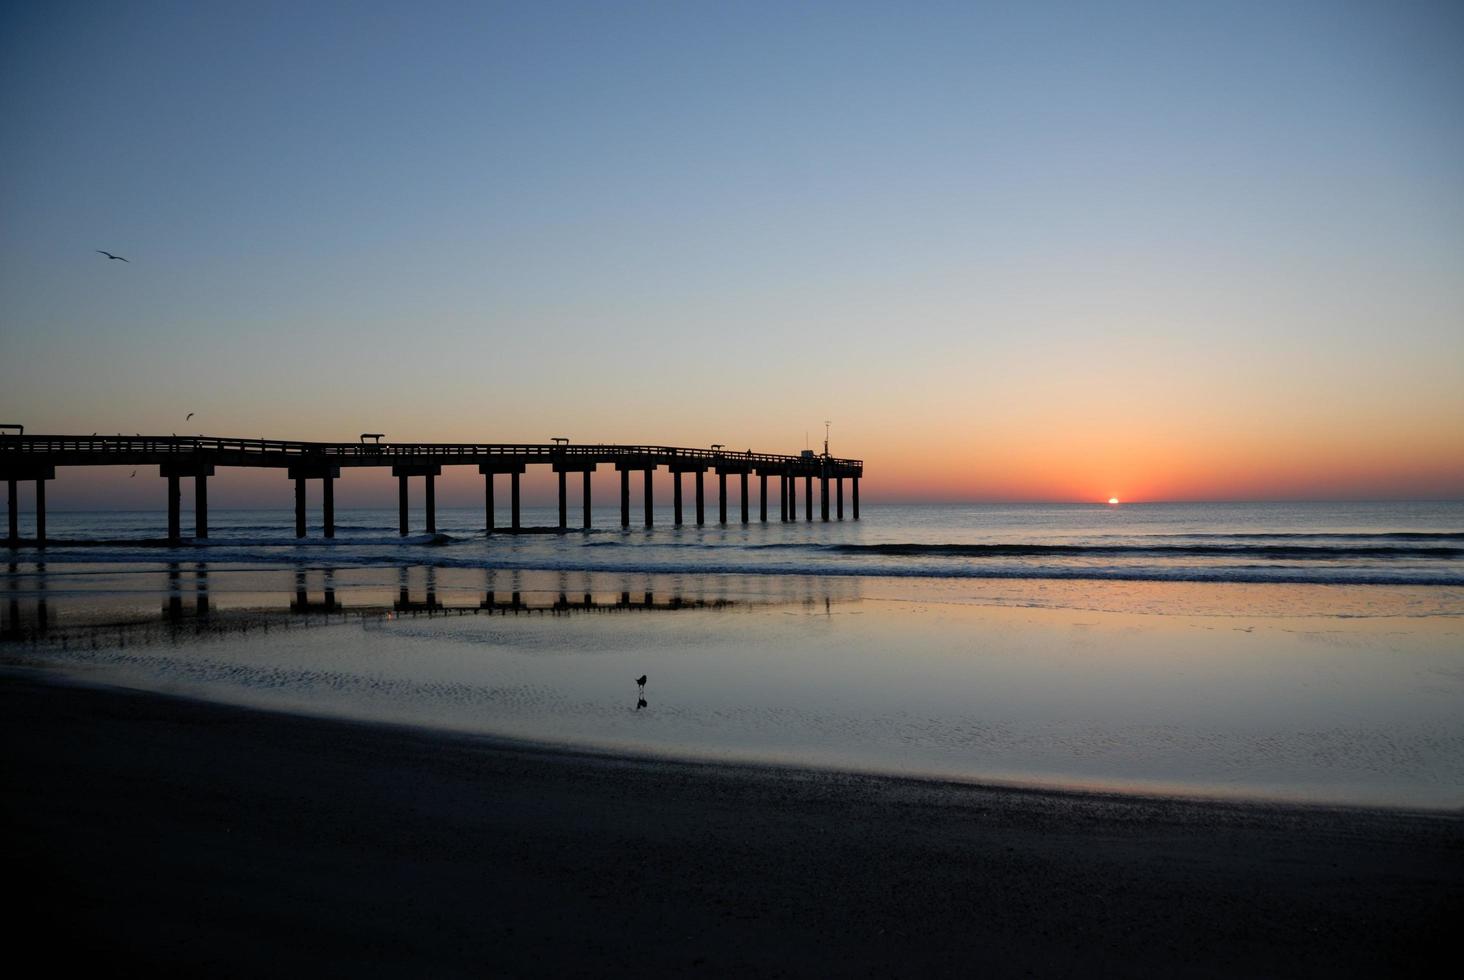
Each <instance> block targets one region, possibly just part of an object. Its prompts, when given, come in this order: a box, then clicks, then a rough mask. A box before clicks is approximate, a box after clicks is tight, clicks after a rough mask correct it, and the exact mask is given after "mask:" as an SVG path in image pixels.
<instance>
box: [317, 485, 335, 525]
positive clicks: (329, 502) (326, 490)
mask: <svg viewBox="0 0 1464 980" xmlns="http://www.w3.org/2000/svg"><path fill="white" fill-rule="evenodd" d="M320 512H321V517H322V518H324V524H325V536H326V537H327V538H333V537H335V477H334V476H332V475H331V474H330V473H326V474H325V476H323V477H321V478H320Z"/></svg>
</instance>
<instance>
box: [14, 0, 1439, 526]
mask: <svg viewBox="0 0 1464 980" xmlns="http://www.w3.org/2000/svg"><path fill="white" fill-rule="evenodd" d="M0 10H3V14H0V126H3V136H4V139H3V146H4V148H5V151H4V153H3V154H0V416H3V418H0V421H12V420H13V421H19V422H24V423H25V424H26V426H27V428H28V430H30V431H35V432H79V433H90V432H92V431H94V430H98V431H103V432H117V431H124V432H128V433H131V432H139V431H140V432H161V433H169V432H180V433H181V432H185V431H187V432H205V433H209V434H220V435H239V436H257V435H267V436H270V437H285V438H305V439H339V438H346V439H349V438H354V436H355V435H356V434H357V433H359V432H361V431H362V430H379V431H384V432H386V433H387V434H388V436H389V437H392V438H398V439H411V440H494V441H520V440H526V441H543V440H545V439H547V438H548V437H549V436H551V435H566V436H570V437H571V438H573V439H575V440H576V441H586V442H601V441H603V442H613V441H634V442H655V443H662V444H673V445H677V444H679V445H707V444H710V443H712V442H723V443H727V444H729V445H732V446H737V447H745V446H752V447H755V448H758V449H764V450H768V451H779V450H786V451H796V450H798V449H801V448H803V445H804V433H805V432H807V433H808V434H809V436H810V438H811V439H812V440H813V441H814V443H815V444H817V441H818V440H819V438H820V436H821V430H822V423H823V420H824V419H832V420H833V422H834V443H833V449H834V451H835V452H838V453H841V454H844V455H853V456H860V457H862V458H864V459H865V460H866V461H867V464H868V475H867V478H866V481H865V487H864V495H865V497H866V499H870V500H910V499H931V500H1020V499H1042V500H1095V499H1102V498H1106V497H1108V496H1109V495H1110V494H1116V495H1118V496H1120V497H1122V498H1124V499H1134V500H1138V499H1149V500H1159V499H1168V500H1174V499H1243V498H1251V499H1279V498H1308V497H1309V498H1348V497H1353V498H1358V497H1431V498H1437V497H1459V496H1464V58H1461V57H1460V51H1464V6H1461V5H1460V4H1458V3H1406V2H1404V3H1398V2H1389V3H1344V2H1340V0H1332V2H1321V3H1285V2H1275V0H1269V2H1261V3H1245V2H1231V3H1223V4H1184V3H1108V4H1092V3H1073V4H1058V3H1041V2H1014V3H992V4H977V3H974V2H967V3H951V4H946V3H893V2H892V3H873V4H863V3H852V2H839V3H832V2H831V3H817V4H797V3H787V2H779V3H768V4H755V3H725V2H724V3H691V2H686V3H660V4H641V3H585V4H569V3H555V2H535V3H528V2H525V3H512V4H485V3H471V4H418V3H413V4H407V3H395V4H384V5H373V4H364V3H352V4H341V5H332V4H328V3H324V2H312V3H308V4H300V3H288V4H279V5H270V4H263V3H249V4H222V3H218V4H210V3H178V4H164V3H147V4H135V5H134V4H118V3H115V2H108V3H87V4H71V3H56V2H52V3H44V4H42V3H29V4H5V5H4V6H3V8H0ZM97 248H102V249H109V250H111V251H114V252H117V253H119V254H122V255H125V256H127V257H128V258H129V259H130V260H131V263H130V264H123V263H121V262H109V261H108V260H106V259H105V258H103V257H102V256H100V255H97V254H96V253H95V252H93V251H92V250H93V249H97ZM190 411H191V412H196V413H197V414H196V417H195V419H194V421H193V422H191V423H185V422H184V415H185V414H187V413H188V412H190ZM123 477H125V474H118V473H115V472H112V473H111V474H110V475H106V474H98V473H96V472H95V471H92V472H91V473H89V474H88V475H87V476H86V478H85V479H82V478H80V477H76V476H73V477H70V478H67V477H65V476H63V479H61V480H59V481H57V483H56V484H54V485H53V487H52V490H51V493H52V505H53V506H55V507H65V506H68V505H83V504H88V503H96V502H97V501H99V500H100V501H109V502H116V503H122V504H126V503H141V502H147V503H150V504H155V503H156V500H160V499H161V496H160V494H161V491H160V490H158V487H157V486H156V484H157V482H158V481H157V480H156V478H155V476H154V477H152V478H151V479H149V480H148V481H145V482H146V484H147V485H146V486H143V483H144V481H142V480H136V481H131V483H128V482H127V481H126V480H125V479H122V478H123ZM357 479H358V478H357V477H356V476H352V477H351V479H348V480H347V481H345V483H346V484H347V485H350V484H351V483H352V482H353V481H356V480H357ZM361 479H364V478H361ZM228 481H232V482H228ZM219 482H220V484H221V486H222V491H221V492H220V493H216V494H215V500H216V505H226V504H229V503H249V502H251V501H253V500H255V499H259V500H268V501H269V502H274V498H275V497H276V496H278V497H280V500H281V501H283V500H285V499H287V498H286V496H285V494H286V491H285V490H283V489H280V488H279V487H276V486H275V483H279V484H280V485H281V486H283V484H284V482H285V481H284V478H283V477H282V476H280V475H279V474H242V475H240V474H235V475H231V476H229V477H228V478H227V479H226V480H225V479H221V480H220V481H219ZM447 484H448V485H447V487H445V492H444V499H445V500H446V501H447V502H449V503H451V502H454V501H456V500H457V499H458V498H459V497H461V502H468V501H469V500H476V499H477V497H476V494H477V492H478V491H477V490H476V489H475V488H476V486H477V477H476V475H472V476H471V477H469V476H467V475H455V476H454V477H452V478H451V479H449V480H448V481H447ZM536 485H538V484H537V482H536ZM544 485H547V483H546V484H544ZM230 487H232V488H233V489H230ZM360 487H361V488H365V487H371V488H373V489H372V490H371V491H370V493H366V492H365V491H364V490H358V491H352V490H350V489H348V487H347V486H343V488H342V494H343V496H342V500H343V503H347V504H349V503H351V502H353V500H357V499H358V498H357V497H353V493H357V494H364V495H360V496H359V502H376V501H375V497H374V496H372V494H376V493H378V492H379V494H380V498H381V502H388V501H389V499H390V497H389V492H390V490H389V487H387V486H386V484H385V482H384V481H375V480H372V481H365V482H362V483H361V484H360ZM251 495H255V496H251ZM368 497H369V498H370V499H369V500H368V499H367V498H368ZM154 498H156V499H154Z"/></svg>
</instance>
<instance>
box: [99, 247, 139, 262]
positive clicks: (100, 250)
mask: <svg viewBox="0 0 1464 980" xmlns="http://www.w3.org/2000/svg"><path fill="white" fill-rule="evenodd" d="M96 251H98V252H101V253H102V254H103V255H105V256H106V257H107V258H109V259H116V260H117V261H118V262H127V260H126V259H124V258H123V257H122V256H120V255H113V254H112V253H111V252H106V251H103V250H102V249H97V250H96ZM127 264H128V265H131V264H132V263H131V262H127Z"/></svg>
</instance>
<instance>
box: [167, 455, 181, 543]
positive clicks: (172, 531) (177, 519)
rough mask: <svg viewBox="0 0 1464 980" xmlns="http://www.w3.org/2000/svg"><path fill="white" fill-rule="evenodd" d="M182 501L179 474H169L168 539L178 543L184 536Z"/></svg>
mask: <svg viewBox="0 0 1464 980" xmlns="http://www.w3.org/2000/svg"><path fill="white" fill-rule="evenodd" d="M181 509H182V501H181V499H180V493H179V491H178V474H177V473H169V474H168V540H169V541H171V542H173V543H174V544H177V543H178V541H179V540H180V539H181V538H182V537H183V518H182V515H181V514H180V513H179V511H180V510H181Z"/></svg>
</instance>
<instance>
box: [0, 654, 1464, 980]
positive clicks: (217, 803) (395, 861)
mask: <svg viewBox="0 0 1464 980" xmlns="http://www.w3.org/2000/svg"><path fill="white" fill-rule="evenodd" d="M0 717H3V719H4V721H3V725H4V733H3V739H4V752H3V787H4V793H3V798H4V803H3V813H4V817H3V819H4V824H5V826H4V833H5V842H6V848H5V854H6V861H5V869H4V873H5V881H6V885H7V891H8V892H9V894H10V896H11V897H12V898H13V899H19V901H20V911H19V912H18V913H16V912H12V913H11V914H10V915H9V916H8V920H9V921H8V922H7V926H8V928H7V933H8V935H9V937H10V955H11V957H12V959H14V958H15V957H16V956H18V955H19V953H20V952H21V951H22V950H31V951H35V952H37V953H39V954H41V955H42V956H44V957H45V959H44V962H45V963H46V964H47V972H58V970H59V969H64V967H65V966H66V965H68V964H73V963H77V962H79V961H81V960H84V959H86V960H94V959H96V958H97V957H102V958H104V959H105V961H106V962H107V964H108V966H110V967H111V968H112V969H118V968H124V969H128V970H129V971H130V970H132V969H136V968H138V967H144V968H152V969H163V970H168V971H188V972H206V973H209V974H252V975H262V974H275V973H280V972H285V973H289V974H298V973H303V972H306V971H310V972H325V973H332V974H350V975H361V974H373V973H389V974H397V975H403V974H411V975H445V974H475V975H488V974H498V975H504V974H508V975H514V974H566V973H568V974H583V975H590V974H594V975H599V974H605V973H650V974H662V973H669V972H687V973H695V974H720V975H730V974H742V973H744V972H748V971H751V972H754V973H758V974H768V975H778V974H792V975H813V974H877V975H881V976H884V975H902V976H917V975H924V974H930V973H936V974H944V975H978V974H979V975H1006V974H1026V973H1028V972H1031V973H1035V974H1038V975H1047V976H1051V975H1064V974H1084V975H1091V974H1095V973H1117V974H1127V975H1131V974H1141V975H1155V976H1169V975H1175V974H1199V975H1237V974H1241V975H1318V976H1321V975H1336V974H1350V975H1359V974H1360V975H1373V976H1376V975H1380V974H1385V973H1396V972H1401V971H1405V970H1408V971H1413V970H1422V969H1423V967H1424V965H1425V961H1426V957H1427V956H1428V955H1429V954H1430V953H1434V952H1440V951H1442V952H1443V954H1444V955H1445V957H1446V959H1445V960H1444V962H1451V961H1453V960H1454V959H1456V956H1457V949H1456V948H1455V946H1456V944H1455V943H1454V942H1453V939H1454V937H1455V936H1456V929H1457V926H1458V923H1459V922H1460V921H1461V914H1464V816H1461V815H1459V814H1443V815H1440V814H1418V813H1388V812H1380V811H1367V810H1346V809H1333V808H1328V809H1323V808H1307V807H1294V806H1269V805H1258V804H1236V803H1213V802H1196V801H1182V800H1173V799H1142V798H1131V797H1115V796H1099V795H1085V794H1068V793H1052V792H1032V791H1019V790H1009V789H989V788H979V787H972V786H964V785H953V784H948V783H932V782H920V781H905V780H897V779H887V778H869V777H859V776H849V775H841V774H830V773H815V772H803V771H795V770H780V769H767V768H755V767H731V766H707V765H694V764H679V763H667V762H657V761H644V760H635V761H632V760H615V759H606V758H602V757H596V756H591V755H583V754H575V753H569V752H553V751H543V750H537V749H533V748H525V747H521V746H515V745H511V744H503V743H499V742H494V741H489V740H484V739H478V738H471V737H462V736H453V735H442V734H438V733H432V732H426V731H421V730H416V729H406V728H395V727H383V726H374V725H367V724H355V723H346V722H338V721H322V720H315V719H308V718H299V717H292V716H288V715H282V714H275V713H269V712H263V711H250V710H243V709H237V708H229V707H221V706H217V705H212V704H204V703H198V702H194V701H188V700H182V699H176V698H169V697H164V696H158V695H151V694H138V693H130V692H123V691H117V690H112V689H105V688H90V687H84V686H77V685H72V684H68V683H65V682H61V681H58V680H56V679H55V678H52V677H49V676H47V675H41V674H36V673H31V672H27V671H22V670H14V671H7V672H5V673H4V674H3V675H0Z"/></svg>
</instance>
